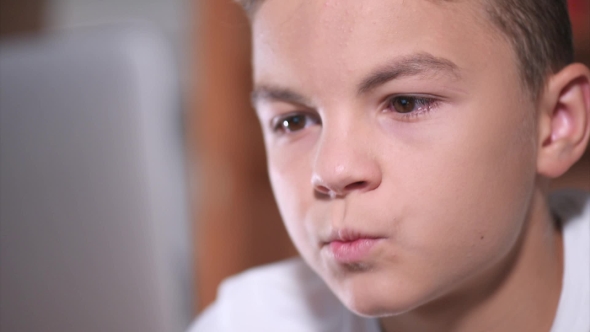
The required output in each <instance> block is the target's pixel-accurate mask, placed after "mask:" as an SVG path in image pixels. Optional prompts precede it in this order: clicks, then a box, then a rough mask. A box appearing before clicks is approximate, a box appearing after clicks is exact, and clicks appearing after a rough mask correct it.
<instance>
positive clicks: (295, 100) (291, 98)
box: [250, 53, 460, 107]
mask: <svg viewBox="0 0 590 332" xmlns="http://www.w3.org/2000/svg"><path fill="white" fill-rule="evenodd" d="M429 74H430V75H437V74H442V75H445V76H449V77H451V78H453V79H458V78H460V75H459V67H458V66H457V65H456V64H455V63H453V62H452V61H451V60H448V59H445V58H441V57H435V56H434V55H432V54H429V53H417V54H413V55H410V56H404V57H401V58H396V59H394V60H393V61H391V62H390V63H388V64H387V65H385V66H383V67H380V68H378V69H377V70H375V71H374V72H373V73H371V74H370V75H369V76H368V77H367V78H365V79H364V80H362V81H361V83H360V84H359V86H358V89H357V93H358V94H364V93H367V92H369V91H371V90H373V89H375V88H377V87H378V86H380V85H383V84H385V83H387V82H389V81H391V80H394V79H396V78H400V77H408V76H416V75H429ZM250 97H251V102H252V105H253V106H255V105H256V103H257V102H259V101H261V100H265V101H282V102H287V103H291V104H299V105H303V106H307V107H312V102H311V101H310V100H309V99H307V98H306V97H304V96H303V95H300V94H298V93H297V92H295V91H292V90H290V89H288V88H283V87H280V86H274V85H268V84H261V85H259V86H256V88H255V89H254V91H252V94H251V96H250Z"/></svg>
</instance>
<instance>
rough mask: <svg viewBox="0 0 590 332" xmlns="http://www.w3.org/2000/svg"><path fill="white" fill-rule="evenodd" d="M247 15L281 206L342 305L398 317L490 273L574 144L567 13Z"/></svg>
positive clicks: (578, 143)
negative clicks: (397, 315)
mask: <svg viewBox="0 0 590 332" xmlns="http://www.w3.org/2000/svg"><path fill="white" fill-rule="evenodd" d="M248 6H249V7H250V9H251V10H252V11H255V13H254V12H252V17H253V21H252V25H253V43H254V53H253V54H254V56H253V61H254V84H255V92H254V95H253V98H254V103H255V105H256V108H257V113H258V116H259V118H260V121H261V124H262V127H263V132H264V137H265V144H266V149H267V154H268V165H269V173H270V178H271V183H272V186H273V189H274V192H275V196H276V198H277V202H278V205H279V209H280V211H281V214H282V217H283V219H284V222H285V224H286V226H287V230H288V232H289V234H290V235H291V237H292V239H293V241H294V243H295V245H296V247H297V248H298V250H299V251H300V253H301V254H302V256H303V258H304V259H305V260H306V261H307V262H308V264H309V265H310V266H311V267H312V268H313V269H314V270H315V271H316V272H317V273H318V274H319V275H320V276H321V277H322V278H323V279H324V280H325V281H326V283H327V284H328V285H329V287H330V288H331V289H332V290H333V291H334V293H335V294H336V295H337V296H338V297H339V298H340V299H341V301H342V302H343V303H344V304H345V305H347V306H348V307H349V308H350V309H351V310H353V311H355V312H357V313H359V314H363V315H389V314H399V313H403V312H407V311H409V310H412V309H413V308H416V307H418V306H421V305H424V304H426V303H433V301H434V300H435V299H438V298H445V297H452V296H456V295H458V294H460V293H461V292H468V290H469V289H470V287H473V289H479V290H481V287H479V286H481V285H482V284H486V283H488V284H489V283H490V280H497V279H498V278H500V275H501V274H502V271H506V269H508V266H510V264H512V261H511V258H512V257H515V256H514V255H516V254H515V253H516V252H517V251H518V250H520V247H521V246H522V245H523V244H522V243H523V242H526V241H527V239H528V238H529V237H530V236H531V235H530V234H531V232H532V231H531V229H532V228H535V227H536V228H539V227H540V226H533V225H531V224H533V223H541V222H547V221H548V217H547V216H548V214H547V213H546V210H544V206H543V204H544V200H543V195H542V188H543V185H542V184H543V182H544V181H543V179H544V178H551V177H556V176H559V175H560V174H562V173H563V172H565V171H566V170H567V168H569V166H571V165H572V164H573V163H574V162H575V160H577V159H578V158H579V157H580V156H581V154H582V153H583V151H584V148H585V146H586V144H587V140H588V124H587V123H588V120H587V118H588V114H587V112H586V108H585V107H587V106H585V105H587V104H588V103H590V96H589V93H590V92H589V89H588V71H587V69H586V68H585V67H584V66H581V65H570V66H567V65H568V64H569V63H570V62H571V61H572V45H571V36H570V35H571V33H570V28H569V21H568V18H567V11H566V7H565V4H564V3H562V2H560V1H539V0H530V1H522V0H519V1H511V0H495V1H492V0H490V1H437V0H411V1H408V0H406V1H404V0H363V1H358V0H344V1H342V0H265V1H264V2H263V3H262V4H259V3H258V4H249V5H248ZM544 211H545V212H544ZM536 228H535V229H536ZM357 239H358V241H352V240H357ZM478 287H479V288H478Z"/></svg>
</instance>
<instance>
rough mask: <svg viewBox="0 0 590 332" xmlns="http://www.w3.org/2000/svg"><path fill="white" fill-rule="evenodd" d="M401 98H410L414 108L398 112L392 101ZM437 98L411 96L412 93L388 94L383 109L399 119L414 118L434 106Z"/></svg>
mask: <svg viewBox="0 0 590 332" xmlns="http://www.w3.org/2000/svg"><path fill="white" fill-rule="evenodd" d="M402 99H406V100H411V101H413V102H414V103H415V105H414V109H413V110H411V111H409V112H406V113H404V112H399V111H397V110H396V109H395V106H393V103H395V102H396V101H400V100H402ZM438 103H439V100H437V99H435V98H432V97H423V96H412V95H395V96H390V97H388V98H387V99H386V101H385V111H386V112H390V113H393V114H395V116H396V117H398V119H400V120H401V121H411V120H415V119H417V118H419V117H421V116H423V115H425V114H427V113H428V112H430V111H431V110H432V109H433V108H435V107H436V106H437V105H438Z"/></svg>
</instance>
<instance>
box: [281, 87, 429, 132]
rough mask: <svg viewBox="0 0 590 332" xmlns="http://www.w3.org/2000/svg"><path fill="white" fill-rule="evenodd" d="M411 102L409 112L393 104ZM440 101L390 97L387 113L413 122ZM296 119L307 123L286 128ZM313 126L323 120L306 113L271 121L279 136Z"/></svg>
mask: <svg viewBox="0 0 590 332" xmlns="http://www.w3.org/2000/svg"><path fill="white" fill-rule="evenodd" d="M404 99H405V100H409V101H412V102H413V103H414V109H412V110H411V111H408V112H405V113H404V112H399V111H397V110H396V109H395V106H393V103H395V102H396V101H398V102H399V101H401V100H404ZM438 102H439V101H438V100H437V99H435V98H432V97H422V96H412V95H396V96H390V97H388V98H387V100H386V101H385V106H386V107H385V111H387V112H390V113H394V114H395V115H396V116H397V117H398V119H399V120H401V121H412V120H415V119H417V118H419V117H421V116H423V115H425V114H426V113H428V112H430V111H431V110H432V109H433V108H434V107H436V106H437V105H438ZM295 118H302V119H303V121H305V122H304V123H303V124H302V127H301V128H299V129H295V130H290V129H288V128H287V127H285V126H284V123H285V121H289V120H293V119H295ZM313 124H321V120H320V119H318V118H317V116H314V115H313V114H309V113H306V112H294V113H288V114H285V115H283V116H281V117H278V118H276V119H273V120H272V121H271V128H272V131H273V132H274V133H277V134H289V133H295V132H298V131H300V130H302V129H304V128H307V127H308V126H310V125H313Z"/></svg>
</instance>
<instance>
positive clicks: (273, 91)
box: [250, 84, 312, 107]
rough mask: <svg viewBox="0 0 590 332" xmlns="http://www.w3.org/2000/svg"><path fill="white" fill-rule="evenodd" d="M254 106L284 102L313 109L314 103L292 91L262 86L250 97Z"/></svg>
mask: <svg viewBox="0 0 590 332" xmlns="http://www.w3.org/2000/svg"><path fill="white" fill-rule="evenodd" d="M250 98H251V102H252V105H254V106H255V105H256V103H257V102H258V101H261V100H266V101H283V102H287V103H291V104H299V105H304V106H308V107H311V105H312V103H311V101H310V100H308V99H307V98H305V97H304V96H302V95H300V94H298V93H297V92H294V91H292V90H290V89H287V88H283V87H278V86H272V85H266V84H265V85H260V86H257V87H256V88H255V89H254V91H252V94H251V96H250Z"/></svg>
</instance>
